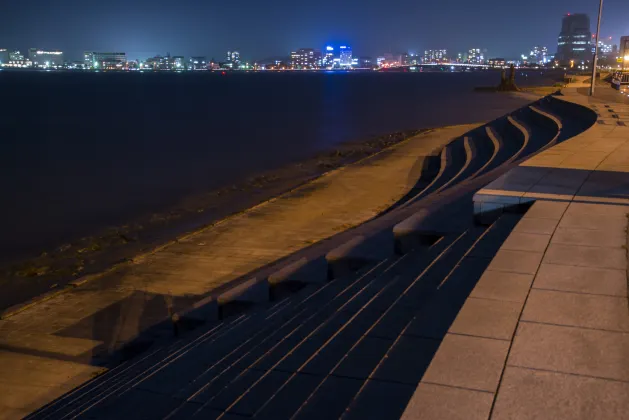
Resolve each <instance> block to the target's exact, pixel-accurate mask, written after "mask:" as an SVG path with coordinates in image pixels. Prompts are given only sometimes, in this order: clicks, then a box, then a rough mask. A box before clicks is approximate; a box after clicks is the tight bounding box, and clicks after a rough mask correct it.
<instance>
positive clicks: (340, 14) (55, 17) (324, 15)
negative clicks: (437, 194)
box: [0, 0, 629, 61]
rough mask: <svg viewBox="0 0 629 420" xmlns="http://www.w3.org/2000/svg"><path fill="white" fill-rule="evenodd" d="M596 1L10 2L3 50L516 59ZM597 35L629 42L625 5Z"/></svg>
mask: <svg viewBox="0 0 629 420" xmlns="http://www.w3.org/2000/svg"><path fill="white" fill-rule="evenodd" d="M597 10H598V1H597V0H480V1H473V0H439V1H436V0H432V1H424V0H340V1H339V0H317V1H303V0H271V1H261V0H222V1H216V0H209V1H208V0H178V1H175V0H168V1H164V0H107V1H100V0H96V1H92V0H58V1H50V0H7V1H6V2H4V4H3V6H2V12H1V14H0V48H11V49H14V48H17V49H21V50H27V49H28V48H30V47H37V48H44V49H61V50H63V51H64V52H65V53H66V59H70V60H78V59H81V57H82V52H83V51H85V50H95V51H114V50H115V51H124V52H127V56H128V57H129V58H130V59H135V58H146V57H148V56H152V55H155V54H165V53H166V52H170V53H171V54H172V55H184V56H190V55H205V56H207V57H208V58H211V57H215V58H216V59H222V58H223V55H224V54H225V51H227V50H228V49H238V50H239V51H240V52H241V57H242V58H244V59H246V60H252V61H253V60H255V59H264V58H267V57H273V56H278V55H280V56H281V55H287V54H288V53H289V52H290V50H294V49H296V48H299V47H314V48H322V47H323V46H324V45H325V44H327V43H333V44H336V45H338V44H347V45H350V46H352V48H353V50H354V54H355V55H370V56H376V55H379V54H382V53H384V52H393V53H395V52H405V51H411V52H418V53H420V54H421V52H423V51H424V50H425V49H437V48H447V49H448V53H449V54H451V53H456V52H464V51H466V50H467V49H469V48H474V47H478V48H486V49H487V50H488V56H490V57H506V58H514V57H517V56H518V55H519V54H521V53H527V52H528V51H530V49H531V47H532V46H533V45H535V44H543V45H547V46H548V47H549V52H550V53H554V52H555V50H556V42H557V41H556V39H557V35H558V33H559V30H560V25H561V18H562V16H563V15H564V14H565V13H567V12H572V13H578V12H583V13H588V14H589V15H590V19H591V22H592V32H594V31H595V30H596V14H597ZM601 35H602V36H605V37H609V36H612V37H613V39H614V43H618V40H619V38H620V36H621V35H629V3H628V0H605V7H604V10H603V22H602V29H601Z"/></svg>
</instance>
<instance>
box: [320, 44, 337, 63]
mask: <svg viewBox="0 0 629 420" xmlns="http://www.w3.org/2000/svg"><path fill="white" fill-rule="evenodd" d="M333 64H334V47H332V46H330V45H328V46H326V47H325V55H324V56H323V60H322V67H325V68H326V69H329V68H332V65H333Z"/></svg>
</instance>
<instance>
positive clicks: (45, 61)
mask: <svg viewBox="0 0 629 420" xmlns="http://www.w3.org/2000/svg"><path fill="white" fill-rule="evenodd" d="M28 58H29V59H30V60H31V61H32V62H33V66H34V67H61V66H63V52H61V51H45V50H41V49H38V48H31V49H29V50H28Z"/></svg>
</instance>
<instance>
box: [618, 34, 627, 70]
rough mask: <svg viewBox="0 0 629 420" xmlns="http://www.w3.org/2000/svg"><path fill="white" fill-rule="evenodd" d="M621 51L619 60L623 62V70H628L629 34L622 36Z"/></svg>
mask: <svg viewBox="0 0 629 420" xmlns="http://www.w3.org/2000/svg"><path fill="white" fill-rule="evenodd" d="M619 51H620V56H619V60H620V61H621V63H622V65H621V67H622V69H623V70H627V69H629V36H621V37H620V47H619Z"/></svg>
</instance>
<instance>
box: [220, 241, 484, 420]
mask: <svg viewBox="0 0 629 420" xmlns="http://www.w3.org/2000/svg"><path fill="white" fill-rule="evenodd" d="M487 231H489V229H486V230H485V231H484V232H483V234H482V235H481V237H482V236H483V235H484V234H485V233H486V232H487ZM466 233H467V231H465V232H463V233H461V234H460V235H458V236H457V237H456V239H455V240H454V241H452V243H450V244H448V246H447V247H446V248H445V249H443V250H442V251H441V252H440V253H439V254H438V255H437V256H436V257H435V258H434V259H433V260H432V261H431V262H430V263H429V264H428V265H427V266H426V268H425V269H424V270H423V271H422V272H421V273H420V274H419V275H418V276H417V277H415V279H413V281H412V282H411V284H410V285H409V286H408V287H407V288H406V289H405V290H404V292H402V293H401V294H400V296H398V298H397V299H396V300H395V301H394V302H393V303H392V304H391V306H390V307H389V308H388V309H387V310H386V311H385V312H384V313H383V314H382V315H380V317H379V318H378V320H376V321H375V322H374V323H373V324H372V325H371V327H370V328H369V329H368V330H367V333H368V332H369V331H371V330H372V329H373V328H374V325H376V324H377V323H378V322H379V321H380V320H381V319H383V318H384V317H385V316H386V315H387V314H388V312H389V311H390V310H391V308H392V307H393V305H395V303H397V302H398V301H399V300H400V299H401V298H402V296H404V294H405V292H406V291H408V290H409V289H410V288H411V287H412V286H413V285H414V284H415V283H417V282H418V281H419V280H420V279H421V278H422V277H423V276H424V275H425V274H426V273H427V272H428V270H430V268H432V267H433V266H434V265H435V264H436V263H437V262H438V261H439V260H440V259H441V257H442V256H443V255H447V253H448V251H449V250H450V249H451V248H453V247H454V245H455V244H457V243H458V242H459V240H460V239H461V238H462V237H463V236H464V235H465V234H466ZM477 242H478V240H477V241H476V242H474V245H475V244H476V243H477ZM468 252H469V251H468ZM406 255H410V254H404V256H406ZM400 261H402V258H399V259H397V260H395V261H394V262H393V265H395V264H397V263H399V262H400ZM388 269H390V267H389V268H387V270H385V272H386V271H388ZM397 278H398V277H396V280H393V281H392V282H389V283H387V284H386V285H385V286H384V287H383V288H382V289H380V291H379V292H378V293H377V294H376V295H374V296H373V297H372V298H371V299H369V301H368V302H367V303H366V304H365V305H364V306H363V307H361V308H360V309H359V310H358V311H357V312H356V313H355V314H354V315H353V316H352V317H351V318H350V319H349V320H348V321H347V322H346V323H345V324H343V325H342V326H341V327H340V328H339V329H338V330H337V331H336V333H335V334H334V335H333V336H332V337H330V338H329V339H328V340H327V341H326V342H325V343H324V344H323V345H321V346H320V347H319V349H318V350H317V351H316V352H315V354H314V355H312V356H310V357H309V358H308V359H307V360H306V361H305V362H304V363H302V365H301V366H299V368H297V371H296V372H294V373H292V375H291V376H290V377H289V378H288V379H287V380H286V381H285V382H284V383H283V384H282V385H281V386H280V388H279V389H278V390H277V392H276V393H275V394H274V396H275V395H277V393H279V392H280V391H281V390H282V389H284V388H285V387H286V386H287V384H288V383H289V382H290V381H291V380H292V379H293V378H294V377H295V376H296V375H297V374H298V373H300V372H301V369H303V368H304V367H305V366H306V365H307V364H308V363H309V362H310V361H311V360H313V359H314V358H315V357H316V355H317V354H318V353H319V352H320V351H321V350H322V349H323V348H325V347H326V346H327V345H328V344H329V343H330V342H331V341H332V340H333V339H334V338H335V337H336V336H338V335H339V334H340V333H341V332H342V331H343V330H344V329H345V328H346V327H347V326H348V325H349V324H350V323H351V322H352V321H353V320H354V319H355V318H356V317H357V316H358V315H359V314H360V313H361V312H362V311H363V310H364V309H365V308H366V307H367V306H369V304H371V302H373V301H374V300H375V299H376V298H377V297H378V296H379V295H380V294H381V293H383V292H384V291H385V290H387V289H388V287H389V286H391V285H392V284H395V283H396V282H397ZM374 281H375V279H374ZM411 322H412V321H411ZM408 325H410V322H409V323H408V324H407V326H406V327H405V329H404V330H406V328H407V327H408ZM401 337H402V334H399V335H398V337H397V339H396V340H395V341H394V342H393V343H392V344H391V347H390V348H389V350H388V351H387V352H386V353H385V355H384V356H383V358H382V359H381V360H380V363H378V365H377V366H376V368H374V369H373V370H372V372H371V373H370V374H369V376H371V375H372V374H373V373H374V372H375V370H376V369H377V368H378V366H380V364H381V363H382V360H384V358H386V355H387V354H389V352H390V351H391V348H392V347H393V346H394V345H395V344H396V343H397V342H398V340H400V338H401ZM306 338H307V337H306ZM364 338H365V335H362V336H361V337H360V338H359V339H358V340H357V342H356V343H354V345H353V346H352V347H351V348H350V350H348V352H347V353H346V354H345V356H343V357H342V358H341V360H340V361H339V362H338V363H336V365H334V367H333V368H332V369H331V370H330V372H328V375H330V374H331V373H333V372H334V371H335V369H336V368H338V367H339V366H340V365H341V363H342V362H343V361H344V360H345V359H346V357H347V354H349V352H351V351H352V350H353V349H354V348H356V347H357V346H358V344H359V343H360V342H362V340H363V339H364ZM304 340H305V339H304ZM304 340H302V342H300V343H299V344H298V346H299V345H301V343H303V341H304ZM285 358H286V356H284V357H283V358H282V359H280V361H278V362H277V363H276V364H275V365H274V366H278V365H279V364H280V363H281V362H282V361H283V360H284V359H285ZM264 376H266V375H264ZM264 376H263V377H261V378H260V379H258V380H257V381H256V382H255V383H254V384H253V385H251V386H250V387H249V389H248V390H247V391H245V393H243V394H242V395H241V396H240V397H239V398H238V399H237V400H236V401H234V402H233V403H232V405H231V406H230V408H231V407H233V406H234V405H236V404H237V403H238V402H239V401H240V400H241V399H242V397H243V396H244V395H246V394H247V393H248V392H249V390H250V389H252V388H253V387H254V386H255V385H257V384H258V383H259V382H260V381H261V380H262V379H263V378H264ZM327 377H328V376H326V377H325V378H324V379H323V381H321V382H320V383H319V384H318V385H317V387H316V388H315V389H314V390H313V391H312V392H311V393H310V394H309V396H308V398H307V399H306V401H305V402H304V404H302V405H301V407H300V408H299V409H298V410H297V412H296V413H295V414H294V416H295V415H297V414H298V413H299V412H300V411H301V409H302V408H303V407H304V406H305V404H306V403H307V402H308V401H309V400H310V399H311V398H312V396H313V395H314V394H315V393H316V392H317V391H318V390H319V389H320V388H321V386H322V385H323V384H324V383H325V380H326V379H327ZM365 385H366V382H365V384H363V386H362V387H361V388H360V389H359V390H358V392H357V393H356V395H359V394H360V392H361V391H362V390H363V389H364V386H365ZM355 398H356V397H354V398H353V399H352V401H353V400H354V399H355ZM271 399H272V398H271ZM269 401H270V400H267V402H266V403H265V404H263V405H262V407H260V408H259V409H258V411H257V412H259V411H260V410H263V409H264V407H266V406H267V404H268V403H269ZM350 404H351V402H350ZM228 409H229V408H228ZM257 412H256V413H257Z"/></svg>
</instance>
